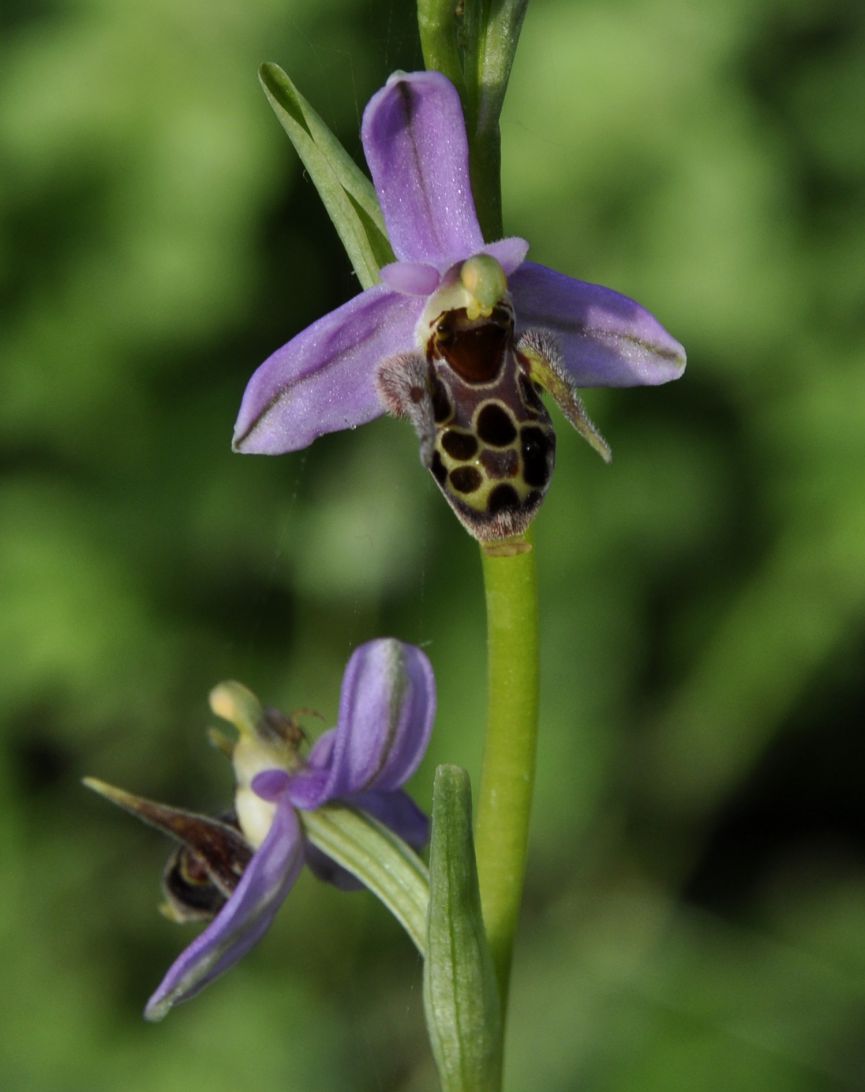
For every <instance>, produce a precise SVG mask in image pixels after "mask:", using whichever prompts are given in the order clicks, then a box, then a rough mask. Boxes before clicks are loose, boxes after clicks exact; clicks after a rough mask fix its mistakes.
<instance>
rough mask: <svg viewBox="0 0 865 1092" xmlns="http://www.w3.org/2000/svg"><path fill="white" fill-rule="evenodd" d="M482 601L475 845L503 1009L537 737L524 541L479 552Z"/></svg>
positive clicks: (530, 562) (529, 573) (530, 553)
mask: <svg viewBox="0 0 865 1092" xmlns="http://www.w3.org/2000/svg"><path fill="white" fill-rule="evenodd" d="M481 559H482V563H483V573H484V587H485V590H486V603H487V648H488V652H487V655H488V662H487V680H488V683H487V685H488V697H487V702H488V707H487V734H486V739H485V741H484V755H483V765H482V768H481V784H480V793H479V796H478V808H477V823H476V829H475V846H476V851H477V861H478V874H479V879H480V891H481V907H482V910H483V917H484V924H485V925H486V930H487V936H488V938H489V943H490V948H491V950H492V955H493V963H494V964H495V969H496V977H497V979H498V984H499V991H500V998H501V1003H502V1016H503V1018H504V1013H505V1011H506V1006H507V996H508V980H509V977H510V968H511V955H512V952H513V946H514V936H515V934H516V930H517V923H518V920H519V912H520V903H521V901H522V895H523V881H524V878H525V870H526V847H527V843H528V832H529V817H530V814H531V807H532V792H533V790H534V780H535V750H536V743H537V732H538V675H539V662H538V592H537V577H536V572H535V553H534V548H533V546H532V544H531V541H530V540H528V539H526V540H525V541H520V542H518V543H516V544H514V546H513V548H512V549H509V548H502V547H499V548H498V549H496V548H493V549H489V548H484V547H483V546H482V547H481Z"/></svg>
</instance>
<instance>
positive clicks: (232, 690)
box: [210, 680, 262, 736]
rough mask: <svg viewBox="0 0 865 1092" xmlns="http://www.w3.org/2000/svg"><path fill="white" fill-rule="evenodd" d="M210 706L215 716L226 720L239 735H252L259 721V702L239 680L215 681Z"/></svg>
mask: <svg viewBox="0 0 865 1092" xmlns="http://www.w3.org/2000/svg"><path fill="white" fill-rule="evenodd" d="M210 708H211V709H212V710H213V712H214V713H215V714H216V716H217V717H221V718H222V720H227V721H228V723H229V724H233V725H234V727H235V728H236V729H237V730H238V732H240V734H241V735H248V736H254V735H255V734H256V727H257V725H258V724H259V722H260V721H261V716H262V710H261V702H259V700H258V698H257V697H256V696H255V694H253V692H252V691H251V690H247V688H246V687H245V686H244V685H243V684H242V683H239V682H234V681H233V680H229V681H228V682H221V683H217V685H216V686H214V688H213V689H212V690H211V691H210Z"/></svg>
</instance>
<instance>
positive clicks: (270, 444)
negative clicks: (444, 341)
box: [234, 284, 423, 455]
mask: <svg viewBox="0 0 865 1092" xmlns="http://www.w3.org/2000/svg"><path fill="white" fill-rule="evenodd" d="M422 309H423V301H422V300H419V299H415V298H414V297H411V296H401V295H397V294H396V293H394V292H391V291H390V289H389V288H387V287H385V285H380V284H377V285H375V286H374V287H372V288H369V289H367V290H366V291H365V292H362V293H361V294H360V295H359V296H355V297H354V299H352V300H349V301H348V303H344V304H343V305H342V307H338V308H337V309H336V310H335V311H331V312H330V314H329V315H325V316H324V318H321V319H319V320H318V322H314V323H313V324H312V326H308V327H307V328H306V329H305V330H304V331H303V332H302V333H300V334H298V335H297V337H294V338H292V339H291V341H289V342H288V344H287V345H283V346H282V348H281V349H277V351H276V352H275V353H274V354H273V355H272V356H270V357H268V359H267V360H266V361H265V362H264V363H263V364H262V365H261V367H260V368H258V370H257V371H256V372H255V374H254V375H253V377H252V379H250V381H249V383H248V384H247V387H246V392H245V393H244V396H243V402H242V403H241V406H240V413H239V415H238V418H237V423H236V424H235V426H234V449H235V450H236V451H241V452H243V453H244V454H257V455H279V454H282V453H283V452H285V451H297V450H299V449H300V448H303V447H307V446H308V445H309V444H311V443H312V441H313V440H315V439H317V438H318V437H319V436H323V435H324V434H325V433H327V432H337V431H339V430H340V429H344V428H350V427H354V426H355V425H363V424H366V422H367V421H372V420H373V419H374V418H376V417H378V416H380V415H381V414H382V413H383V412H384V407H383V406H382V404H381V402H380V401H379V396H378V391H377V389H376V385H375V369H376V367H377V365H378V364H379V362H380V361H382V360H384V359H385V358H386V357H389V356H394V355H395V354H397V353H401V352H407V351H410V350H411V349H413V348H414V328H415V325H416V323H417V320H418V318H419V316H420V312H421V310H422Z"/></svg>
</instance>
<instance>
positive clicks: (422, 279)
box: [380, 262, 441, 296]
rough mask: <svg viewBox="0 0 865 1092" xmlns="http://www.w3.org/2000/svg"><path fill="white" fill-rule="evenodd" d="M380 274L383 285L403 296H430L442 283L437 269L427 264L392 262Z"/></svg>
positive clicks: (383, 267)
mask: <svg viewBox="0 0 865 1092" xmlns="http://www.w3.org/2000/svg"><path fill="white" fill-rule="evenodd" d="M380 273H381V279H382V283H383V284H386V285H387V286H388V288H390V289H391V290H392V291H393V292H399V293H400V294H401V295H403V296H429V295H431V294H432V293H433V292H435V290H436V289H437V288H438V286H439V282H440V281H441V276H440V274H439V271H438V270H437V269H436V267H435V266H433V265H428V264H427V263H426V262H391V264H390V265H385V266H382V268H381V270H380Z"/></svg>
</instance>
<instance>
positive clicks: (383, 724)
mask: <svg viewBox="0 0 865 1092" xmlns="http://www.w3.org/2000/svg"><path fill="white" fill-rule="evenodd" d="M434 716H435V679H434V677H433V673H432V667H431V666H430V662H429V660H428V659H427V658H426V656H425V655H424V653H423V652H421V650H420V649H419V648H416V647H415V646H414V645H407V644H403V642H401V641H396V640H394V639H392V638H382V639H380V640H376V641H370V642H368V643H367V644H365V645H361V647H360V648H358V649H356V650H355V652H354V653H353V655H352V657H351V659H350V660H349V662H348V665H347V667H346V669H345V675H344V676H343V680H342V694H341V697H340V706H339V725H338V727H337V728H335V729H333V730H332V731H330V732H326V733H325V734H324V735H323V736H322V737H321V739H319V740H318V742H317V743H316V745H315V746H314V747H313V749H312V752H311V753H310V756H309V768H308V769H307V770H305V771H303V772H302V773H299V774H294V775H292V778H291V788H290V789H289V793H288V795H289V796H290V797H291V800H292V803H294V805H295V806H296V807H299V808H317V807H320V806H321V805H322V804H324V803H326V802H327V801H328V800H334V799H341V800H348V801H350V802H352V803H353V800H352V797H354V796H355V795H356V794H358V793H362V792H365V791H366V790H368V789H379V790H383V791H387V790H392V789H397V788H399V787H400V786H401V785H402V784H403V782H405V781H407V780H408V778H409V777H411V775H412V774H413V773H414V771H415V770H416V769H417V766H418V764H419V763H420V760H421V758H422V757H423V755H424V752H425V751H426V747H427V744H428V742H429V736H430V732H431V731H432V722H433V717H434Z"/></svg>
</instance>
